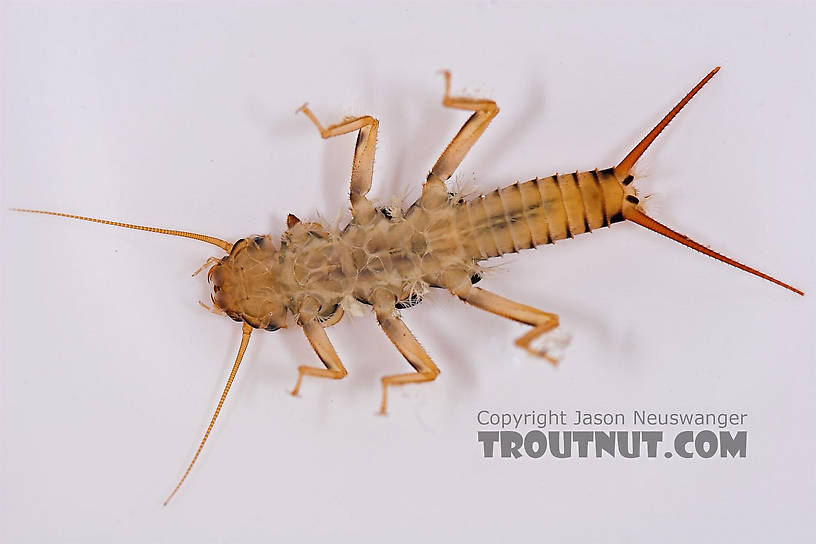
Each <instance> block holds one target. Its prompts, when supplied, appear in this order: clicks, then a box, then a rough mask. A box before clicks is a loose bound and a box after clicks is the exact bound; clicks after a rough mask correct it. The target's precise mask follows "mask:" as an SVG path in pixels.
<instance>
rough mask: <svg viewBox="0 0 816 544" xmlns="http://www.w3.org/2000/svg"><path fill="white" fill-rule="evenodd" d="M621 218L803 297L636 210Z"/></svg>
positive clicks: (800, 293) (798, 292)
mask: <svg viewBox="0 0 816 544" xmlns="http://www.w3.org/2000/svg"><path fill="white" fill-rule="evenodd" d="M623 216H624V217H625V218H626V219H628V220H629V221H632V222H634V223H637V224H638V225H642V226H644V227H646V228H647V229H649V230H653V231H655V232H657V233H658V234H662V235H663V236H666V237H668V238H671V239H672V240H674V241H675V242H680V243H681V244H683V245H684V246H688V247H690V248H691V249H696V250H697V251H699V252H700V253H704V254H706V255H708V256H709V257H714V258H715V259H717V260H718V261H722V262H724V263H727V264H730V265H731V266H735V267H737V268H739V269H740V270H744V271H746V272H748V273H749V274H753V275H754V276H759V277H760V278H763V279H766V280H768V281H770V282H772V283H775V284H777V285H781V286H782V287H784V288H785V289H790V290H791V291H793V292H794V293H796V294H798V295H803V296H804V294H805V293H804V292H803V291H800V290H799V289H797V288H795V287H793V286H791V285H788V284H787V283H783V282H781V281H779V280H778V279H776V278H773V277H771V276H769V275H767V274H763V273H762V272H760V271H759V270H755V269H753V268H751V267H749V266H745V265H744V264H742V263H739V262H737V261H735V260H734V259H730V258H728V257H726V256H725V255H721V254H719V253H717V252H716V251H712V250H710V249H708V248H707V247H705V246H703V245H701V244H698V243H697V242H695V241H694V240H692V239H691V238H689V237H688V236H684V235H682V234H680V233H679V232H675V231H673V230H672V229H670V228H669V227H667V226H665V225H663V224H661V223H658V222H657V221H655V220H654V219H652V218H651V217H649V216H648V215H646V214H644V213H643V212H641V211H639V210H637V209H636V208H625V209H624V210H623Z"/></svg>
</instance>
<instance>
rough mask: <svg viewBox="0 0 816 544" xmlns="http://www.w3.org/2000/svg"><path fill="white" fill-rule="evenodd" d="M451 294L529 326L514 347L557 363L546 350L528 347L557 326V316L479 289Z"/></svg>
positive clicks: (469, 289) (468, 289) (462, 290)
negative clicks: (530, 327)
mask: <svg viewBox="0 0 816 544" xmlns="http://www.w3.org/2000/svg"><path fill="white" fill-rule="evenodd" d="M451 292H452V293H453V294H454V295H456V296H458V297H459V298H460V299H462V300H464V301H465V302H467V303H468V304H472V305H473V306H476V307H477V308H481V309H482V310H487V311H488V312H490V313H493V314H496V315H500V316H502V317H506V318H508V319H512V320H513V321H518V322H520V323H525V324H527V325H531V326H532V327H533V328H532V329H530V330H529V331H527V332H526V333H525V334H524V335H522V336H520V337H519V338H517V339H516V342H515V343H516V345H517V346H518V347H520V348H522V349H524V350H525V351H527V352H528V353H530V354H532V355H535V356H537V357H543V358H545V359H547V360H548V361H550V362H551V363H553V364H554V363H557V362H558V360H557V359H555V358H554V357H551V356H549V355H547V350H546V349H539V350H536V349H533V348H532V347H530V344H531V342H532V341H533V340H535V339H536V338H538V337H539V336H541V335H542V334H545V333H547V332H550V331H551V330H553V329H555V328H556V327H557V326H558V316H557V315H555V314H551V313H549V312H544V311H542V310H539V309H538V308H533V307H532V306H527V305H525V304H519V303H518V302H514V301H512V300H510V299H507V298H504V297H502V296H500V295H497V294H495V293H491V292H490V291H485V290H484V289H481V288H479V287H469V288H467V289H461V290H451Z"/></svg>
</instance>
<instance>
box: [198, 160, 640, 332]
mask: <svg viewBox="0 0 816 544" xmlns="http://www.w3.org/2000/svg"><path fill="white" fill-rule="evenodd" d="M631 180H632V178H631V176H628V177H626V178H624V179H622V180H621V179H618V177H617V176H616V175H615V172H614V169H611V168H609V169H606V170H601V171H598V170H593V171H588V172H576V173H574V174H566V175H554V176H550V177H547V178H541V179H533V180H530V181H527V182H524V183H515V184H513V185H509V186H507V187H504V188H501V189H496V190H495V191H493V192H491V193H488V194H486V195H481V196H479V197H477V198H475V199H472V200H469V201H464V200H462V199H460V198H458V197H457V196H455V195H449V196H448V198H447V200H446V202H445V205H442V206H429V207H426V206H423V204H422V199H420V200H419V201H417V202H416V203H414V204H413V205H412V206H410V207H409V208H408V210H407V211H405V213H404V214H403V213H401V210H394V209H393V208H390V209H385V208H381V209H379V213H376V214H373V215H372V217H371V218H370V219H369V220H368V221H367V222H365V223H360V222H358V221H356V220H352V221H351V222H350V223H349V224H348V226H347V227H346V228H345V229H343V230H342V231H332V230H330V229H328V228H326V227H325V226H323V225H320V224H317V223H303V222H299V221H293V222H292V224H291V226H290V228H289V229H288V230H287V231H286V232H285V233H284V234H283V236H282V240H281V245H280V247H279V248H278V247H275V244H274V243H273V241H272V239H271V238H270V237H269V236H259V237H254V238H245V239H242V240H240V241H239V242H237V243H236V244H235V245H234V246H233V248H232V251H230V254H229V255H227V256H226V257H224V258H223V259H222V260H221V262H219V263H218V264H216V265H215V266H214V267H213V268H212V269H211V271H210V279H211V281H212V283H213V287H214V291H215V293H214V297H213V300H214V302H215V304H216V306H217V307H218V308H219V309H221V310H223V311H224V312H225V313H227V315H229V316H230V317H232V318H233V319H235V320H238V321H244V322H246V323H248V324H249V325H250V326H252V327H253V328H264V329H269V330H275V329H278V328H280V327H282V326H284V321H285V317H286V312H287V311H288V312H291V313H292V314H293V315H295V316H297V317H298V319H299V320H301V321H302V320H303V319H317V320H319V321H321V322H324V323H326V322H328V321H335V320H339V319H340V318H341V317H342V313H340V314H339V315H338V312H342V310H344V309H346V310H347V309H349V308H350V307H353V305H354V304H356V302H355V301H357V302H362V303H365V304H372V301H373V295H374V293H375V291H377V290H383V291H385V292H386V293H388V294H390V295H392V296H393V297H395V298H396V300H397V301H398V302H397V305H396V307H397V308H406V307H408V306H412V305H414V304H416V303H418V302H419V301H420V300H421V297H422V295H423V294H424V293H425V291H426V290H427V288H428V287H442V288H447V289H456V288H457V287H458V286H457V285H456V283H458V282H461V281H463V280H464V279H467V280H468V281H469V282H470V283H475V281H477V280H478V279H479V278H480V277H481V274H480V271H481V267H480V265H479V261H482V260H484V259H487V258H490V257H498V256H501V255H504V254H506V253H513V252H518V251H520V250H522V249H530V248H534V247H536V246H539V245H542V244H548V243H552V242H554V241H557V240H561V239H564V238H570V237H573V236H575V235H576V234H582V233H584V232H590V231H592V230H593V229H597V228H601V227H606V226H609V225H610V224H612V223H615V222H618V221H623V219H624V218H623V213H622V210H623V207H624V205H625V197H626V196H627V195H634V193H635V190H634V187H632V186H631V185H630V182H631Z"/></svg>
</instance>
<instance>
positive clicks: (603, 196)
mask: <svg viewBox="0 0 816 544" xmlns="http://www.w3.org/2000/svg"><path fill="white" fill-rule="evenodd" d="M628 181H630V180H629V178H627V179H626V180H623V181H620V180H618V179H617V177H615V174H614V172H613V171H612V169H607V170H601V171H598V170H593V171H590V172H575V173H573V174H563V175H558V174H556V175H554V176H550V177H548V178H542V179H534V180H530V181H526V182H524V183H515V184H513V185H509V186H507V187H503V188H501V189H496V190H495V191H492V192H490V193H487V194H486V195H482V196H480V197H479V198H477V199H475V200H472V201H470V202H466V203H464V204H463V205H462V206H461V207H460V208H459V210H458V212H457V217H456V225H457V230H458V232H459V236H460V240H462V243H463V245H464V246H465V250H466V251H467V252H468V253H469V254H470V255H472V256H473V257H474V258H476V259H486V258H488V257H498V256H500V255H504V254H505V253H515V252H518V251H520V250H522V249H530V248H533V247H535V246H539V245H542V244H549V243H552V242H555V241H556V240H561V239H564V238H572V237H573V236H575V235H576V234H582V233H584V232H590V231H592V230H593V229H597V228H601V227H606V226H609V225H610V224H612V223H616V222H618V221H623V215H621V208H622V200H623V195H624V190H623V185H624V184H626V183H627V182H628Z"/></svg>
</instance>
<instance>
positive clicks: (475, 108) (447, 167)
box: [422, 70, 499, 208]
mask: <svg viewBox="0 0 816 544" xmlns="http://www.w3.org/2000/svg"><path fill="white" fill-rule="evenodd" d="M442 75H443V76H444V77H445V97H444V98H443V99H442V105H443V106H446V107H448V108H455V109H460V110H467V111H472V112H474V113H473V114H472V115H471V116H470V118H469V119H468V120H467V121H465V124H464V125H462V128H461V129H459V132H458V133H457V134H456V136H454V137H453V140H451V142H450V143H449V144H448V147H446V148H445V151H443V152H442V155H440V157H439V159H438V160H437V161H436V164H435V165H434V167H433V168H432V169H431V172H430V174H428V179H427V180H426V182H425V185H424V186H423V188H422V204H423V206H426V207H428V208H436V207H439V206H441V205H442V204H444V203H445V202H446V201H447V189H446V188H445V182H446V181H447V180H448V179H449V178H450V177H451V176H452V175H453V172H454V170H456V169H457V168H458V167H459V164H460V163H461V162H462V159H464V158H465V155H467V152H468V151H470V148H471V147H473V144H475V143H476V140H478V139H479V136H481V135H482V133H483V132H484V131H485V129H486V128H487V125H488V124H489V123H490V121H492V120H493V118H494V117H496V115H497V114H498V113H499V107H498V106H497V105H496V103H495V102H494V101H493V100H487V99H480V98H468V97H463V96H451V95H450V79H451V74H450V72H449V71H448V70H445V71H444V72H442Z"/></svg>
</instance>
